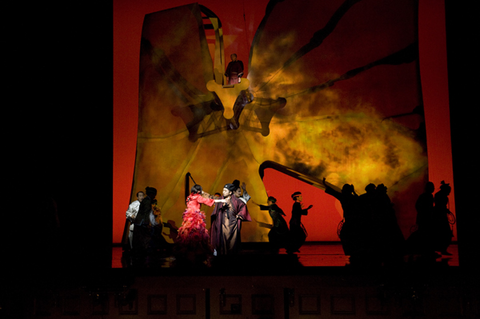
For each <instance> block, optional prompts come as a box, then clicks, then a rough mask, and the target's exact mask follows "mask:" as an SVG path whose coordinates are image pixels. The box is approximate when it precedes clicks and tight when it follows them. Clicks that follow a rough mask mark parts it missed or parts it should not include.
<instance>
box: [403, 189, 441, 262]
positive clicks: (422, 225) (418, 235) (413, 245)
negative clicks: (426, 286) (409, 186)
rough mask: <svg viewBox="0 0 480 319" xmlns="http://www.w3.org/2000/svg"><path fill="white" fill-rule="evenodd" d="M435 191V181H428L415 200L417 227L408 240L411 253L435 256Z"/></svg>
mask: <svg viewBox="0 0 480 319" xmlns="http://www.w3.org/2000/svg"><path fill="white" fill-rule="evenodd" d="M434 191H435V186H434V185H433V183H432V182H427V184H425V188H424V191H423V193H422V194H420V196H418V199H417V201H416V202H415V210H416V211H417V219H416V226H417V229H416V231H414V232H413V233H412V234H410V237H408V240H407V242H408V249H409V252H410V253H413V254H421V255H423V256H434V254H435V251H434V249H433V245H432V234H431V222H432V217H433V210H434V198H433V192H434ZM438 257H439V256H438Z"/></svg>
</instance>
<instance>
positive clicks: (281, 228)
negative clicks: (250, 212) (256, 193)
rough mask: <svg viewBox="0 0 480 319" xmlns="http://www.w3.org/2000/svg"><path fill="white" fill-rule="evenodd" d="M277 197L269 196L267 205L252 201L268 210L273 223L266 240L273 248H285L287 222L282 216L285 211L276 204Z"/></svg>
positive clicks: (287, 237)
mask: <svg viewBox="0 0 480 319" xmlns="http://www.w3.org/2000/svg"><path fill="white" fill-rule="evenodd" d="M276 202H277V199H276V198H275V197H273V196H269V197H268V200H267V204H268V205H260V204H257V203H255V202H253V203H254V204H255V205H258V206H259V207H260V210H268V213H269V215H270V217H271V218H272V222H273V225H272V227H271V229H270V231H269V232H268V241H269V242H270V244H271V245H272V248H273V249H274V250H278V249H280V248H287V245H288V240H289V229H288V225H287V222H286V221H285V219H284V218H283V216H285V213H284V212H283V210H282V209H281V208H280V207H278V205H277V204H276Z"/></svg>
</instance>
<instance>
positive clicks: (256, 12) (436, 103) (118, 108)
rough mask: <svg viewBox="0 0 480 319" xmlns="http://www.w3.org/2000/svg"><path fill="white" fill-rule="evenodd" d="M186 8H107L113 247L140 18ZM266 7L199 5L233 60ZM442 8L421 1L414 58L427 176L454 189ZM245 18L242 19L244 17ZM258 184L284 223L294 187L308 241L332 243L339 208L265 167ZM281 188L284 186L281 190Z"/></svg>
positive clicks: (127, 175) (131, 137)
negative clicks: (213, 17) (218, 25)
mask: <svg viewBox="0 0 480 319" xmlns="http://www.w3.org/2000/svg"><path fill="white" fill-rule="evenodd" d="M188 3H191V1H180V0H170V1H162V2H158V1H153V0H140V1H135V2H132V1H127V0H116V1H114V3H113V24H114V26H113V32H114V43H113V108H114V119H113V141H114V145H113V198H112V201H113V226H112V227H113V231H112V235H113V236H112V241H113V243H119V242H120V240H121V236H122V231H123V226H124V221H125V211H126V209H127V207H128V204H129V202H130V199H131V191H132V190H131V185H132V179H133V169H134V162H135V149H136V140H137V122H138V116H137V112H138V83H139V71H138V68H139V55H140V36H141V29H142V24H143V18H144V16H145V14H148V13H152V12H156V11H160V10H165V9H168V8H172V7H176V6H180V5H184V4H188ZM267 3H268V1H265V0H264V1H235V2H226V1H218V0H208V1H202V2H201V4H202V5H205V6H206V7H208V8H210V9H211V10H213V11H214V12H215V13H216V14H217V15H218V16H219V17H220V18H221V20H222V23H223V32H224V35H225V54H226V55H227V56H228V55H230V53H232V52H237V54H238V55H239V56H244V57H247V56H248V54H249V50H250V43H251V42H252V39H253V36H254V33H255V30H256V29H257V26H258V24H259V23H260V21H261V19H262V17H263V14H264V11H265V6H266V4H267ZM444 10H445V9H444V4H443V2H442V1H434V0H420V1H419V50H420V58H419V59H420V76H421V82H422V94H423V100H424V108H425V118H426V129H427V143H428V158H429V176H430V180H431V181H432V182H434V183H435V185H436V186H437V187H438V185H439V184H440V181H442V180H445V181H446V182H449V183H451V185H453V171H452V159H451V141H450V118H449V103H448V101H449V96H448V82H447V55H446V39H445V11H444ZM244 14H245V16H246V17H247V19H246V21H247V22H245V21H244V19H243V17H244ZM245 60H246V59H245ZM246 73H248V70H246ZM264 181H265V186H266V189H267V190H268V192H269V194H272V195H273V194H275V195H274V196H275V197H277V198H278V199H279V206H280V207H282V208H283V210H284V211H285V212H286V213H287V218H289V216H288V213H289V211H290V207H291V204H292V203H291V200H289V196H290V194H291V191H290V188H291V186H292V183H293V185H294V186H295V187H296V188H297V189H298V190H300V191H302V193H303V194H304V196H303V197H304V201H305V203H306V204H307V205H308V204H313V205H314V209H312V210H311V213H310V214H309V216H307V217H305V218H304V219H303V221H304V223H305V225H307V230H308V232H309V234H314V236H310V238H315V240H326V241H329V240H336V238H332V237H331V236H330V237H328V238H323V237H322V236H321V234H322V233H325V231H324V230H325V229H327V228H328V229H329V230H332V229H336V225H337V224H338V222H339V220H340V218H341V217H340V214H337V215H335V214H322V211H325V210H333V209H337V210H338V208H336V207H335V205H336V204H335V201H334V199H333V198H332V197H330V196H327V195H325V194H324V192H323V191H321V190H319V189H317V188H314V187H311V186H309V185H307V184H305V183H302V182H300V181H297V180H292V179H291V178H289V177H287V176H283V175H282V174H280V173H276V172H274V171H271V170H267V171H266V172H265V178H264ZM282 185H290V187H289V188H288V190H287V189H285V188H284V187H282ZM453 189H455V185H453ZM450 201H451V209H452V211H454V207H455V204H454V194H453V192H452V194H451V195H450ZM337 206H338V205H337ZM326 216H331V217H330V218H326Z"/></svg>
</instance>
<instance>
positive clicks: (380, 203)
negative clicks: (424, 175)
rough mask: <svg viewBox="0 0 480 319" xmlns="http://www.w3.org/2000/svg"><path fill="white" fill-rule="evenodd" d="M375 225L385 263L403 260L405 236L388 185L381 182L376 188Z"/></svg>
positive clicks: (375, 232) (380, 255)
mask: <svg viewBox="0 0 480 319" xmlns="http://www.w3.org/2000/svg"><path fill="white" fill-rule="evenodd" d="M372 215H373V218H374V219H373V226H374V227H375V229H374V230H375V231H374V234H376V235H377V236H378V238H376V242H377V244H376V245H375V248H376V249H378V251H376V252H375V253H376V254H377V253H378V254H379V257H380V258H381V261H382V262H383V263H392V262H394V263H399V262H402V261H403V256H404V254H405V238H404V237H403V233H402V231H401V229H400V227H399V226H398V222H397V217H396V216H395V210H394V208H393V204H392V202H391V200H390V197H389V196H388V194H387V187H386V186H385V185H383V184H380V185H378V186H377V187H376V189H375V201H374V203H373V212H372Z"/></svg>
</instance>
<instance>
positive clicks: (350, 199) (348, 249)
mask: <svg viewBox="0 0 480 319" xmlns="http://www.w3.org/2000/svg"><path fill="white" fill-rule="evenodd" d="M323 185H324V186H325V193H327V194H329V195H332V196H333V197H335V198H336V199H338V200H339V201H340V204H341V205H342V210H343V220H342V222H343V225H342V228H341V230H340V232H339V237H340V241H341V243H342V247H343V251H344V253H345V255H347V256H350V255H352V254H354V252H355V251H356V247H355V244H356V238H358V237H359V234H361V232H362V230H361V229H359V227H358V226H359V223H358V222H357V221H356V219H357V217H358V212H357V209H358V195H357V194H356V193H355V187H354V186H353V185H350V184H345V185H343V187H342V190H341V191H340V192H339V191H337V190H335V189H334V188H333V187H331V186H329V185H328V184H327V183H326V181H325V178H324V179H323Z"/></svg>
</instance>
